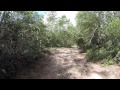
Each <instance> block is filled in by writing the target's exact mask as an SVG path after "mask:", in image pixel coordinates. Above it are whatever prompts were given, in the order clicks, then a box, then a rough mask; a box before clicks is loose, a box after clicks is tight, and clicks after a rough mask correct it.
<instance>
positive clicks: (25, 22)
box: [0, 11, 46, 78]
mask: <svg viewBox="0 0 120 90" xmlns="http://www.w3.org/2000/svg"><path fill="white" fill-rule="evenodd" d="M0 14H1V15H0V18H1V20H0V24H1V26H0V72H1V73H4V72H2V71H1V70H3V69H4V70H5V71H6V74H5V76H6V77H11V76H13V75H15V74H16V73H17V72H18V71H19V70H21V69H22V68H23V67H25V66H27V65H29V64H30V63H32V62H33V61H35V60H37V58H38V57H41V56H42V55H43V51H44V48H45V45H44V42H45V41H44V39H45V38H44V36H45V34H46V33H45V25H44V24H43V21H42V17H41V16H38V14H37V13H34V12H32V11H3V12H1V13H0ZM1 77H2V76H1ZM1 77H0V78H1Z"/></svg>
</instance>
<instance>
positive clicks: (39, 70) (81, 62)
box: [15, 47, 120, 79]
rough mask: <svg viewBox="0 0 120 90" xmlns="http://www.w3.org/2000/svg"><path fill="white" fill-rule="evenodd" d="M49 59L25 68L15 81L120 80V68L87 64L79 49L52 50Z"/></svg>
mask: <svg viewBox="0 0 120 90" xmlns="http://www.w3.org/2000/svg"><path fill="white" fill-rule="evenodd" d="M46 57H47V58H44V59H41V60H39V61H37V63H36V64H35V65H34V66H31V68H25V69H24V70H23V71H22V72H20V73H18V74H17V76H16V77H15V79H120V67H119V66H116V65H111V66H107V67H102V65H101V64H99V63H91V62H87V61H86V59H85V53H79V50H78V48H76V47H73V48H52V49H51V54H50V55H48V56H46Z"/></svg>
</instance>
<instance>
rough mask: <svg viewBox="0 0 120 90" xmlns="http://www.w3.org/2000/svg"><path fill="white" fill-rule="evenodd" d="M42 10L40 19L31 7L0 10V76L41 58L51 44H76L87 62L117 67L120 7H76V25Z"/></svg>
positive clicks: (11, 75)
mask: <svg viewBox="0 0 120 90" xmlns="http://www.w3.org/2000/svg"><path fill="white" fill-rule="evenodd" d="M46 14H47V16H48V17H47V19H46V22H44V20H43V19H44V16H42V15H39V14H38V13H37V12H35V11H0V79H13V78H14V77H15V76H16V75H17V74H18V73H19V72H21V71H22V70H23V69H24V68H26V67H30V65H32V64H33V63H34V62H38V61H39V62H43V61H40V60H41V59H42V58H44V57H46V54H47V53H50V50H51V48H57V49H59V48H72V47H73V46H76V47H77V49H78V50H81V53H85V57H86V60H87V62H91V63H101V64H104V65H107V66H109V65H117V66H118V67H119V65H120V11H78V12H77V14H76V17H75V22H76V25H73V23H71V21H70V19H68V18H67V17H66V16H65V15H63V16H61V17H57V13H56V11H46ZM63 51H65V50H63ZM70 55H71V54H70ZM46 58H47V57H46ZM48 63H49V62H48ZM53 68H54V67H53ZM84 68H86V67H84ZM119 77H120V75H119Z"/></svg>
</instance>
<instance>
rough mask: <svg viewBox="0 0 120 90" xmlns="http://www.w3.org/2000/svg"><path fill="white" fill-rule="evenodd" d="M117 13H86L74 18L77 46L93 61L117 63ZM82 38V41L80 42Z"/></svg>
mask: <svg viewBox="0 0 120 90" xmlns="http://www.w3.org/2000/svg"><path fill="white" fill-rule="evenodd" d="M119 15H120V14H119V12H115V11H114V12H112V11H87V12H78V14H77V16H76V22H77V29H78V30H79V31H80V32H79V38H78V40H77V44H78V46H79V47H81V48H83V49H85V50H86V51H87V57H88V59H89V60H93V61H104V62H105V63H107V64H115V63H116V64H117V63H119V62H120V61H119V58H118V56H119V55H118V52H119V50H120V43H119V42H120V18H119V17H120V16H119ZM80 38H82V41H81V40H80Z"/></svg>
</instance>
